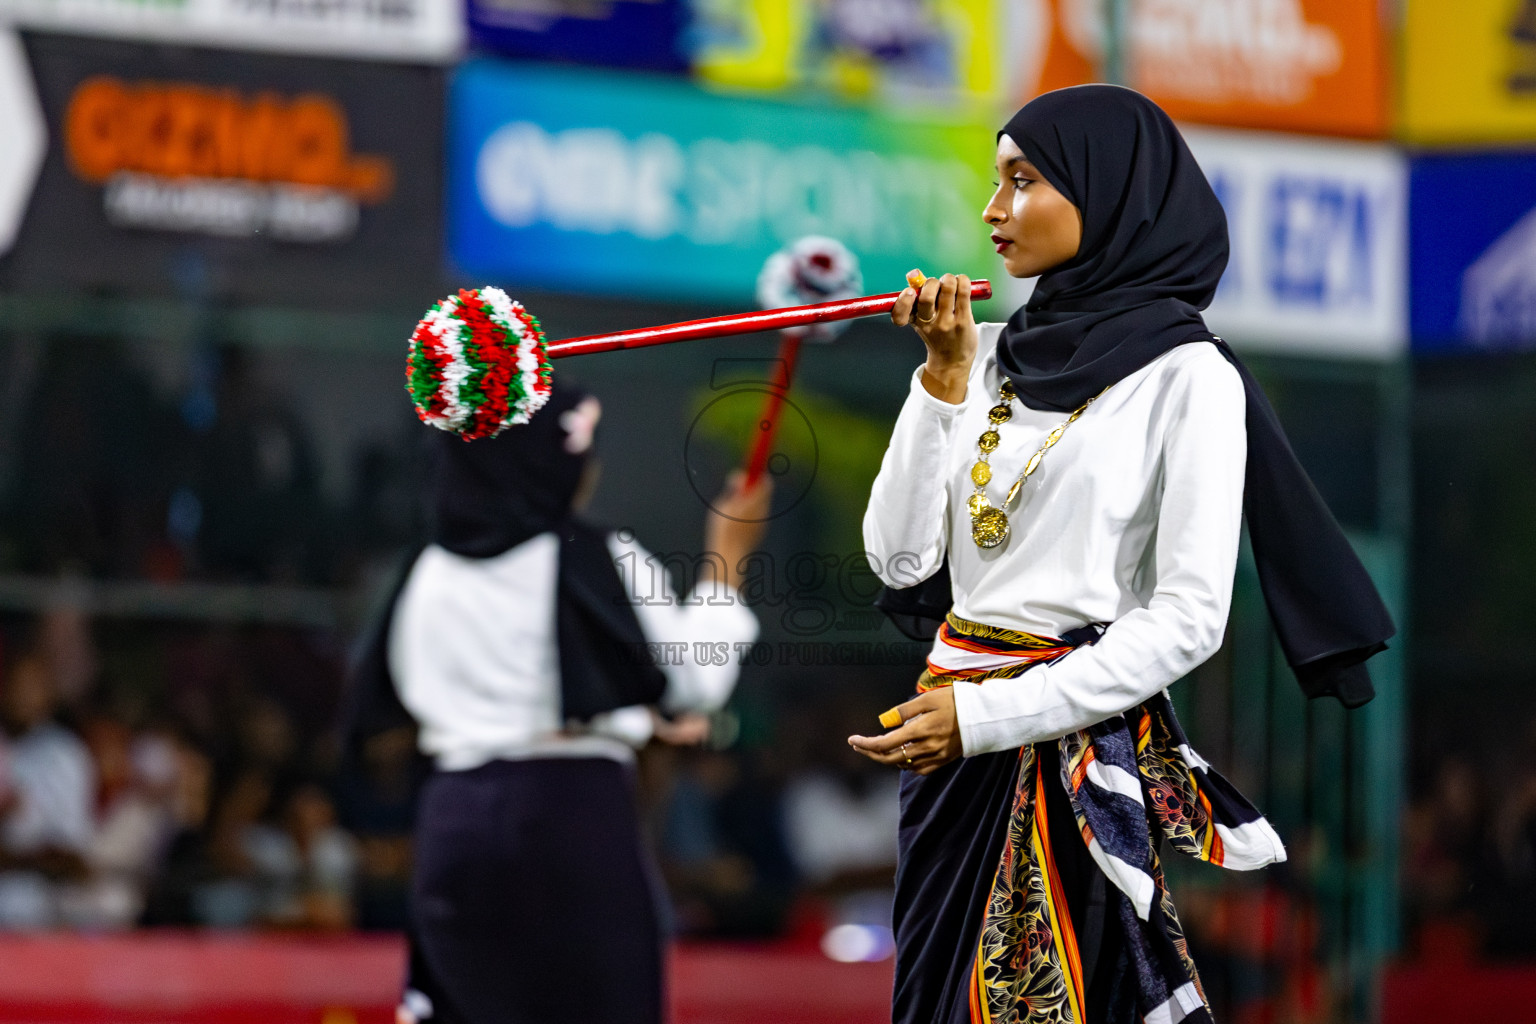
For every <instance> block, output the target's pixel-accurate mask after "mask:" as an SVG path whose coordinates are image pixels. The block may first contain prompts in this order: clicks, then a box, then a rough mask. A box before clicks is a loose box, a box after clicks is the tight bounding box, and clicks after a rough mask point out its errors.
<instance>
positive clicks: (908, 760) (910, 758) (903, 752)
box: [901, 743, 912, 764]
mask: <svg viewBox="0 0 1536 1024" xmlns="http://www.w3.org/2000/svg"><path fill="white" fill-rule="evenodd" d="M901 752H902V754H903V755H904V756H905V757H906V759H907V764H911V763H912V755H911V754H908V753H907V745H906V744H905V743H903V744H902V745H901Z"/></svg>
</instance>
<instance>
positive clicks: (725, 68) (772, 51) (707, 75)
mask: <svg viewBox="0 0 1536 1024" xmlns="http://www.w3.org/2000/svg"><path fill="white" fill-rule="evenodd" d="M1013 2H1014V0H882V2H879V3H871V2H869V0H708V2H703V3H695V4H694V10H695V19H694V22H693V24H692V25H691V26H690V28H689V40H690V48H691V50H692V52H693V55H694V67H695V70H696V72H697V74H698V75H699V76H700V77H701V78H703V79H704V80H705V81H709V82H714V83H718V84H721V85H729V86H733V87H740V88H751V89H783V88H789V87H799V86H811V87H815V88H821V89H827V90H830V91H831V92H833V93H835V94H839V95H845V96H854V97H857V96H864V95H868V94H877V93H883V94H885V95H888V96H896V97H913V96H916V97H920V98H939V99H944V100H948V99H953V98H956V97H964V96H969V97H971V98H983V99H986V100H995V99H997V98H999V97H1001V96H1003V95H1004V93H1005V91H1006V89H1005V82H1006V70H1005V64H1004V62H1003V60H1002V59H1000V58H1002V57H1003V56H1005V50H1006V46H1005V43H1006V32H1007V25H1008V19H1009V9H1010V7H1011V6H1013Z"/></svg>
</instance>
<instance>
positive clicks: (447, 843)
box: [411, 758, 664, 1024]
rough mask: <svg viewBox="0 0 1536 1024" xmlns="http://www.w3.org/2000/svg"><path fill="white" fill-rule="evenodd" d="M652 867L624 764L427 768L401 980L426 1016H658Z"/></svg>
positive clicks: (461, 1019) (545, 1020)
mask: <svg viewBox="0 0 1536 1024" xmlns="http://www.w3.org/2000/svg"><path fill="white" fill-rule="evenodd" d="M654 877H655V876H654V873H653V872H652V870H651V868H650V865H649V862H648V861H647V859H646V856H645V854H644V853H643V851H642V849H641V844H640V828H639V821H638V817H637V814H636V809H635V798H634V784H633V778H632V771H631V770H630V769H629V768H627V767H626V766H624V765H621V764H619V763H617V762H615V761H611V760H606V759H602V758H581V759H576V758H571V759H555V758H551V759H546V760H537V761H493V762H491V763H489V764H486V765H483V766H481V767H479V768H475V769H473V770H471V771H463V772H437V773H435V774H434V775H433V776H432V777H431V779H430V780H428V782H427V784H426V787H425V789H424V790H423V793H422V803H421V810H420V814H419V817H418V824H417V834H416V868H415V877H414V880H413V886H412V915H413V919H414V927H415V933H416V934H415V942H416V944H417V947H418V948H417V950H416V956H415V960H416V961H417V962H416V963H415V964H413V970H412V973H413V977H412V979H411V981H412V984H414V985H415V986H416V987H418V988H421V989H423V990H424V991H425V992H426V994H427V995H428V996H429V997H431V999H432V1001H433V1003H434V1007H435V1010H436V1012H435V1013H434V1014H433V1019H434V1024H557V1022H558V1024H568V1022H570V1021H581V1022H583V1024H659V1022H660V1020H661V1006H662V957H663V951H664V943H663V939H662V934H661V927H660V925H659V918H658V913H657V907H658V896H657V888H656V885H655V882H654ZM418 974H425V975H426V977H417V976H416V975H418Z"/></svg>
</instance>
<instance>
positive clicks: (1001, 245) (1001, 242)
mask: <svg viewBox="0 0 1536 1024" xmlns="http://www.w3.org/2000/svg"><path fill="white" fill-rule="evenodd" d="M992 244H993V245H995V246H997V251H998V252H1002V251H1003V250H1004V249H1006V248H1008V247H1009V246H1010V245H1012V244H1013V240H1012V239H1010V238H1004V237H1003V236H1002V235H993V236H992Z"/></svg>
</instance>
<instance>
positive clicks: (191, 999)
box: [0, 933, 891, 1024]
mask: <svg viewBox="0 0 1536 1024" xmlns="http://www.w3.org/2000/svg"><path fill="white" fill-rule="evenodd" d="M402 964H403V946H402V944H401V942H400V940H399V939H397V938H394V937H390V936H378V937H373V936H359V937H346V938H337V939H305V938H286V937H270V936H253V935H251V936H242V935H232V936H224V935H193V934H183V933H172V934H166V933H139V934H134V935H121V936H102V937H81V936H73V935H68V936H66V935H40V936H33V937H26V936H7V937H3V938H0V1024H22V1022H26V1024H257V1022H260V1024H389V1022H391V1021H392V1020H393V1009H392V1008H393V1005H394V998H395V995H396V992H397V987H398V984H399V978H400V971H401V966H402ZM890 981H891V970H890V964H889V963H884V964H837V963H833V962H832V961H830V960H827V959H826V958H825V957H823V956H821V954H820V953H819V952H816V951H815V950H808V949H805V948H804V947H803V946H794V947H790V946H771V945H769V946H725V945H713V944H698V945H686V946H683V947H681V948H679V949H678V950H677V952H676V954H675V956H674V958H673V967H672V1006H673V1012H672V1020H673V1024H834V1022H835V1024H881V1022H884V1021H887V1020H889V1014H888V1012H887V1007H888V1002H887V1001H888V999H889V998H890Z"/></svg>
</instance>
